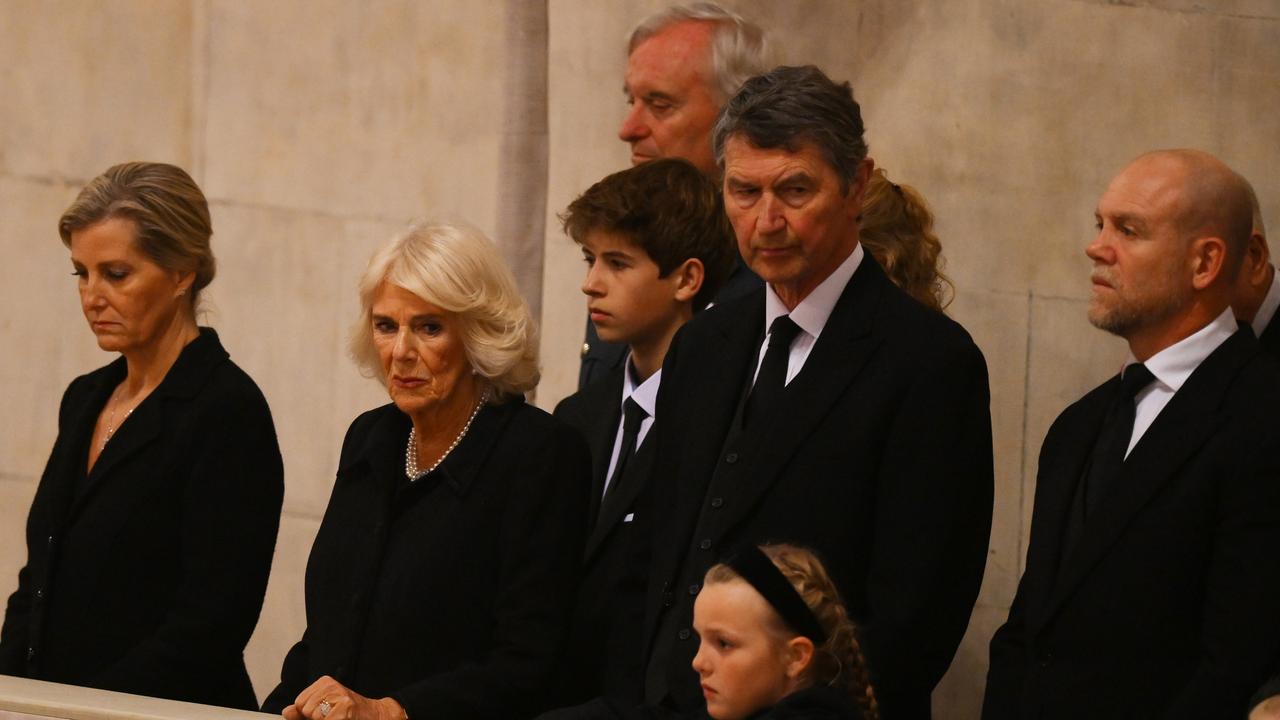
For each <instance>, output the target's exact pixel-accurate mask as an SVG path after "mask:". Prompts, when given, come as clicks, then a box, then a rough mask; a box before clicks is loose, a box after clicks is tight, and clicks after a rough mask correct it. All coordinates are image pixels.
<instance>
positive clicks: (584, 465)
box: [263, 224, 590, 720]
mask: <svg viewBox="0 0 1280 720" xmlns="http://www.w3.org/2000/svg"><path fill="white" fill-rule="evenodd" d="M360 299H361V304H362V310H361V315H360V320H359V322H358V324H357V326H356V328H355V333H354V338H353V342H352V350H353V353H354V355H355V356H356V359H357V360H358V361H359V363H360V365H361V366H362V368H363V369H364V370H366V372H367V373H368V374H371V375H374V376H376V377H378V378H379V379H381V380H382V381H383V382H384V383H385V385H386V388H387V392H388V394H389V395H390V396H391V404H389V405H385V406H383V407H381V408H377V409H375V410H371V411H369V412H366V413H365V414H363V415H361V416H360V417H358V418H356V420H355V422H353V423H352V424H351V428H350V429H349V430H348V431H347V437H346V440H345V441H344V442H343V446H342V454H341V459H340V461H339V464H338V477H337V481H336V482H335V483H334V487H333V495H332V496H331V498H330V500H329V507H328V509H327V510H326V511H325V515H324V520H323V521H322V522H321V525H320V531H319V533H318V534H317V536H316V540H315V544H314V545H313V546H312V549H311V558H310V560H309V562H308V564H307V578H306V602H307V629H306V632H305V633H304V634H303V636H302V639H301V640H300V641H299V642H298V643H297V644H296V645H295V646H294V647H293V649H292V650H290V652H289V654H288V656H287V657H286V658H285V661H284V667H283V669H282V670H281V678H280V680H281V682H280V685H279V687H277V688H276V689H275V691H274V692H272V693H271V696H270V697H268V698H267V701H266V703H265V704H264V706H263V710H264V711H267V712H283V714H284V717H285V718H288V719H289V720H296V719H297V718H311V719H312V720H321V719H322V718H325V719H327V720H348V719H349V718H357V719H360V720H382V719H395V720H401V719H403V718H405V717H406V716H407V717H411V718H415V720H416V719H417V718H450V720H466V719H467V718H501V719H502V720H512V719H514V718H521V717H529V716H532V715H534V714H536V713H537V712H538V711H539V710H541V709H545V707H546V705H547V702H548V700H549V698H548V697H547V689H548V686H549V684H550V679H551V677H552V673H553V672H554V670H555V667H556V663H557V658H558V655H559V650H560V647H561V645H562V644H563V640H564V635H565V624H566V619H567V618H566V615H567V609H568V607H569V605H570V601H571V599H572V598H573V594H574V592H575V584H576V581H577V572H578V563H579V560H580V558H581V557H582V544H583V539H584V536H585V532H586V517H587V512H586V509H587V496H588V487H589V483H590V459H589V455H588V452H587V447H586V443H585V441H583V440H582V438H581V437H580V436H578V435H577V434H576V432H574V431H573V430H571V429H569V427H568V426H566V425H564V424H562V423H560V422H559V421H557V420H555V419H553V418H552V417H551V416H549V415H548V414H547V413H545V412H543V411H541V410H539V409H537V408H534V407H533V406H531V405H528V404H526V403H525V401H524V393H525V392H527V391H529V390H531V389H532V388H533V387H534V385H535V384H536V383H537V380H538V368H537V350H536V348H537V335H536V332H535V329H534V326H533V321H532V319H531V318H530V316H529V311H528V309H527V307H526V306H525V303H524V301H523V300H521V298H520V295H519V293H518V291H517V289H516V285H515V280H514V278H513V277H512V275H511V273H510V271H509V270H507V269H506V266H505V265H504V264H503V262H502V258H501V256H500V255H499V254H498V252H497V249H496V248H494V246H493V245H492V244H491V243H490V242H489V241H488V240H487V239H486V238H485V237H484V236H483V235H481V234H480V233H479V232H477V231H475V230H473V229H471V228H467V227H461V226H456V225H426V224H422V225H416V226H413V227H411V228H410V229H409V230H408V231H406V232H405V233H404V234H402V235H401V236H399V237H397V238H395V239H394V240H392V242H391V243H390V244H388V245H387V246H386V247H384V248H383V249H382V250H381V251H379V252H378V253H377V254H376V255H374V257H373V259H372V261H371V262H370V265H369V268H368V270H367V271H366V272H365V275H364V277H363V279H362V280H361V283H360Z"/></svg>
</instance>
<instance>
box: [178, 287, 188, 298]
mask: <svg viewBox="0 0 1280 720" xmlns="http://www.w3.org/2000/svg"><path fill="white" fill-rule="evenodd" d="M186 294H187V289H186V288H182V289H181V290H179V291H178V297H182V296H183V295H186Z"/></svg>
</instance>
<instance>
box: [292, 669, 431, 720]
mask: <svg viewBox="0 0 1280 720" xmlns="http://www.w3.org/2000/svg"><path fill="white" fill-rule="evenodd" d="M281 714H282V715H284V717H285V720H303V719H304V718H305V719H306V720H408V715H406V714H405V711H404V708H402V707H400V703H398V702H396V701H395V700H394V699H392V698H389V697H387V698H379V699H377V700H375V699H373V698H367V697H365V696H363V695H361V694H360V693H357V692H355V691H354V690H349V689H347V688H346V687H343V685H342V683H340V682H338V681H337V680H334V679H333V678H331V677H329V676H328V675H325V676H324V677H322V678H320V679H319V680H317V681H315V682H313V683H311V686H310V687H308V688H307V689H306V690H303V691H302V692H301V693H299V694H298V698H297V699H296V700H294V701H293V704H292V705H290V706H289V707H287V708H285V709H284V712H283V713H281Z"/></svg>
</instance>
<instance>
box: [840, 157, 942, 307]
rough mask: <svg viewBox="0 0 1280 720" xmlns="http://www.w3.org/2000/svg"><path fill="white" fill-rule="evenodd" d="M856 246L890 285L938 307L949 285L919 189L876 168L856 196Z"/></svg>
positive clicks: (928, 213) (928, 212)
mask: <svg viewBox="0 0 1280 720" xmlns="http://www.w3.org/2000/svg"><path fill="white" fill-rule="evenodd" d="M858 239H859V241H860V242H861V243H862V246H863V247H865V248H866V249H867V252H869V253H871V255H872V257H874V258H875V259H876V262H878V263H880V266H881V267H883V268H884V270H885V274H887V275H888V276H889V279H890V280H892V281H893V282H894V284H895V285H897V286H898V287H900V288H902V289H903V290H905V291H906V292H907V294H908V295H910V296H911V297H913V298H915V299H916V300H919V301H920V302H921V303H923V304H924V305H926V306H927V307H930V308H933V309H934V310H938V311H942V310H943V309H945V308H946V307H947V306H948V305H950V304H951V300H952V298H953V297H954V296H955V286H954V285H952V283H951V279H950V278H948V277H947V276H946V274H945V273H943V272H942V242H941V241H939V240H938V236H937V235H935V234H934V232H933V213H932V212H930V211H929V204H928V203H927V202H925V199H924V197H923V196H921V195H920V193H919V191H917V190H916V189H915V188H913V187H911V186H910V185H899V184H897V183H894V182H893V181H891V180H889V176H888V175H887V174H886V173H885V171H884V170H883V169H881V168H876V169H875V172H873V173H872V174H871V180H870V182H868V183H867V191H866V195H865V196H864V197H863V199H862V228H861V232H860V234H859V236H858Z"/></svg>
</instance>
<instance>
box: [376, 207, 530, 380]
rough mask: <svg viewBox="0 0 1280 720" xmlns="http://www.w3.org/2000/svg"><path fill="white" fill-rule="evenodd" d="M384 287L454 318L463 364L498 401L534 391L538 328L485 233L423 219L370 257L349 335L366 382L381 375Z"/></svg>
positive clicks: (513, 280)
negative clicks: (376, 321) (375, 316)
mask: <svg viewBox="0 0 1280 720" xmlns="http://www.w3.org/2000/svg"><path fill="white" fill-rule="evenodd" d="M384 282H388V283H391V284H393V285H397V286H399V287H402V288H404V289H405V290H408V291H409V292H411V293H413V294H414V295H417V296H418V297H420V298H422V299H423V300H425V301H427V302H429V303H431V304H432V305H436V306H438V307H440V308H442V309H444V310H447V311H449V312H451V313H456V314H457V316H458V318H459V320H460V324H461V326H462V344H463V346H464V347H465V348H466V353H467V359H468V360H469V361H470V362H471V366H472V367H473V368H475V371H476V374H478V375H479V376H480V377H482V378H483V379H484V380H485V381H487V382H488V383H489V384H490V385H491V386H492V387H493V389H494V390H495V391H497V394H498V395H500V396H501V395H519V394H523V393H526V392H528V391H530V390H532V389H533V388H534V387H536V386H537V384H538V378H539V370H538V329H537V326H536V325H535V324H534V321H533V317H532V316H531V315H530V314H529V306H528V305H527V304H526V303H525V301H524V298H522V297H521V296H520V291H519V289H518V288H517V286H516V279H515V277H514V276H513V275H512V274H511V270H509V269H508V268H507V264H506V263H505V262H503V260H502V255H501V254H500V253H499V252H498V249H497V248H496V247H494V245H493V243H492V242H490V241H489V239H488V238H487V237H485V236H484V233H482V232H480V231H479V230H477V229H475V228H473V227H470V226H468V225H462V224H454V223H437V222H426V221H421V222H416V223H414V224H412V225H410V226H409V227H408V228H407V229H405V230H404V231H403V232H401V233H400V234H399V235H397V236H396V237H394V238H392V239H391V241H390V242H388V243H387V244H386V245H384V246H383V247H382V249H381V250H379V251H378V252H376V253H374V255H373V258H371V259H370V260H369V267H368V269H366V270H365V272H364V275H363V276H361V278H360V319H359V320H358V321H357V322H356V324H355V326H354V327H353V328H352V333H351V355H352V357H354V358H355V360H356V364H357V365H359V366H360V370H361V372H363V373H364V374H365V375H367V376H369V377H381V375H382V363H381V362H380V361H379V359H378V351H377V349H376V348H375V347H374V344H373V325H372V322H371V319H372V314H371V313H372V311H373V301H374V297H375V296H376V295H377V293H378V288H379V287H381V286H382V284H383V283H384ZM384 379H385V378H384Z"/></svg>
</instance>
